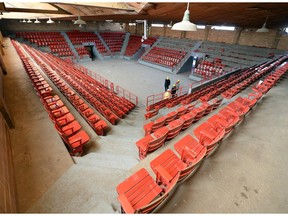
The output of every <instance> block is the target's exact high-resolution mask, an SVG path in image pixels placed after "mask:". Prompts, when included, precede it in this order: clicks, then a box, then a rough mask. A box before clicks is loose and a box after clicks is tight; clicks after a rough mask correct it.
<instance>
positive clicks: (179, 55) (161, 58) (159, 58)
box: [142, 46, 187, 68]
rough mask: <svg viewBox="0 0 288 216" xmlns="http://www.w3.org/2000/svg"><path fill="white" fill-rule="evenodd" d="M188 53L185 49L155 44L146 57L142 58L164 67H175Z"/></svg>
mask: <svg viewBox="0 0 288 216" xmlns="http://www.w3.org/2000/svg"><path fill="white" fill-rule="evenodd" d="M186 54H187V53H186V52H185V51H178V50H173V49H168V48H162V47H157V46H154V47H153V48H152V49H151V50H150V51H149V52H148V53H147V54H146V55H145V56H144V57H142V60H143V61H147V62H152V63H156V64H159V65H161V66H164V67H168V68H174V67H176V65H177V64H179V62H180V61H181V60H182V59H183V58H184V57H185V55H186Z"/></svg>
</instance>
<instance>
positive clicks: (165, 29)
mask: <svg viewBox="0 0 288 216" xmlns="http://www.w3.org/2000/svg"><path fill="white" fill-rule="evenodd" d="M163 28H164V32H163V36H164V37H166V31H167V25H164V27H163Z"/></svg>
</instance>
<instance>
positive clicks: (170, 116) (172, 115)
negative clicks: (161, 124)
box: [165, 111, 177, 125]
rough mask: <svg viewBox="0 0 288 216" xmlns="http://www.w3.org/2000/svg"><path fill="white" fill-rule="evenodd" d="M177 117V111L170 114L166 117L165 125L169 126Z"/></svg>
mask: <svg viewBox="0 0 288 216" xmlns="http://www.w3.org/2000/svg"><path fill="white" fill-rule="evenodd" d="M176 116H177V111H173V112H170V113H168V114H167V115H166V117H167V118H166V121H165V125H167V124H168V123H169V122H171V121H173V120H174V119H175V118H176Z"/></svg>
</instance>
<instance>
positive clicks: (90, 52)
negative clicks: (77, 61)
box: [85, 46, 96, 61]
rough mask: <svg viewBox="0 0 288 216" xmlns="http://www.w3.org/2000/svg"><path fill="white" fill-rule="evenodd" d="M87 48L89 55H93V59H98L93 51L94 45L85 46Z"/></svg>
mask: <svg viewBox="0 0 288 216" xmlns="http://www.w3.org/2000/svg"><path fill="white" fill-rule="evenodd" d="M85 49H87V51H88V53H89V56H90V57H91V59H92V61H93V60H94V59H96V55H95V54H94V52H93V46H85Z"/></svg>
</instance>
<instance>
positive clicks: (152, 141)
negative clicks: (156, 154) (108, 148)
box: [136, 98, 223, 159]
mask: <svg viewBox="0 0 288 216" xmlns="http://www.w3.org/2000/svg"><path fill="white" fill-rule="evenodd" d="M222 100H223V98H222V99H219V100H213V101H210V102H204V103H202V104H201V105H200V106H199V107H197V108H195V105H196V104H189V105H187V106H181V107H180V108H178V109H177V110H176V111H172V112H170V113H168V114H167V115H166V116H163V117H160V118H158V119H157V120H156V121H154V122H150V123H148V124H145V125H144V130H145V137H144V138H142V139H140V140H139V141H137V142H136V146H137V147H138V149H139V158H140V159H143V158H145V157H146V156H147V154H148V153H150V152H153V151H155V150H156V149H158V148H160V147H161V146H162V145H164V143H165V141H167V140H171V139H173V138H174V137H175V136H177V135H178V134H179V133H180V131H181V130H186V129H187V128H188V127H189V126H190V125H191V124H192V123H193V122H197V121H199V120H200V119H201V118H202V117H203V116H205V115H208V114H209V113H210V112H211V111H212V110H214V109H217V108H218V107H219V105H220V104H221V102H222ZM165 125H166V126H165ZM152 133H153V134H152Z"/></svg>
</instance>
